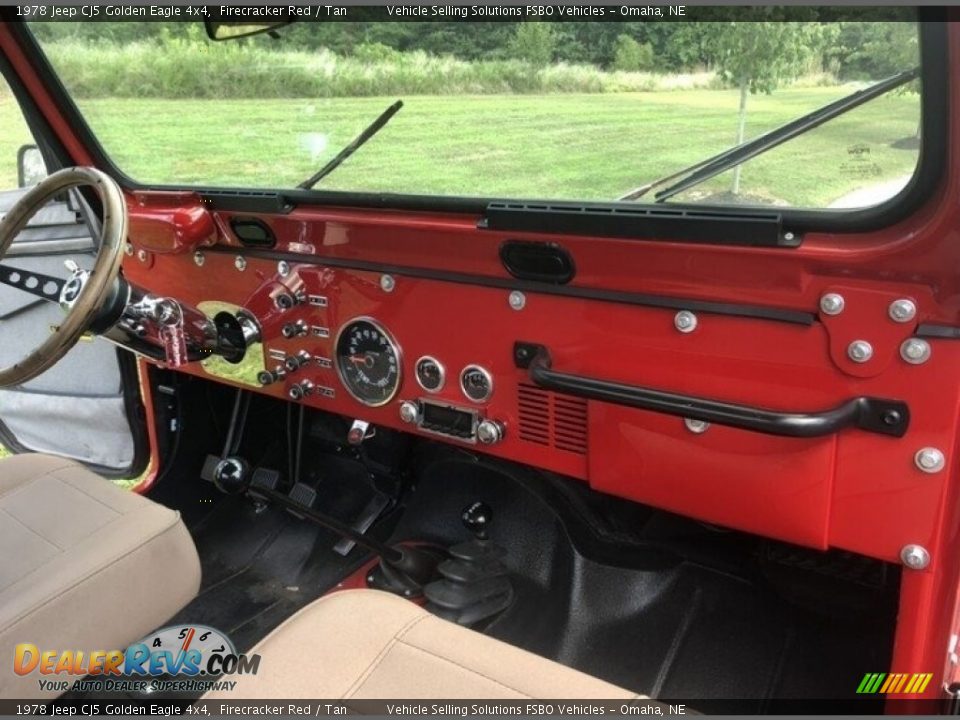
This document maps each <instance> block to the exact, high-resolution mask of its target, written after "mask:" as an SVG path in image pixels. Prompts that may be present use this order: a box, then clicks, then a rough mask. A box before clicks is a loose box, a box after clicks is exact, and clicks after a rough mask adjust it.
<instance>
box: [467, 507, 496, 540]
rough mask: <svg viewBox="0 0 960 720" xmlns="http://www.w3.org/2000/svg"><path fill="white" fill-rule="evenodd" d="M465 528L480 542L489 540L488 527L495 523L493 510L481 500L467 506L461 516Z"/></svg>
mask: <svg viewBox="0 0 960 720" xmlns="http://www.w3.org/2000/svg"><path fill="white" fill-rule="evenodd" d="M460 519H461V520H462V521H463V526H464V527H465V528H466V529H467V530H468V531H470V533H472V534H473V536H474V537H475V538H476V539H477V540H479V541H480V542H484V541H486V540H487V525H489V524H490V523H491V522H493V510H492V509H491V508H490V506H489V505H487V504H486V503H485V502H480V501H479V500H478V501H477V502H474V503H470V504H469V505H467V506H466V507H465V508H464V509H463V512H462V513H461V514H460Z"/></svg>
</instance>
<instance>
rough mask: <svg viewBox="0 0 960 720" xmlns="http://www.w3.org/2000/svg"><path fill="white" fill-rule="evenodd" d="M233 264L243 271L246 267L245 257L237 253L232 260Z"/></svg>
mask: <svg viewBox="0 0 960 720" xmlns="http://www.w3.org/2000/svg"><path fill="white" fill-rule="evenodd" d="M233 266H234V267H235V268H236V269H237V270H239V271H240V272H243V271H244V270H246V269H247V259H246V258H245V257H243V255H237V257H236V258H234V260H233Z"/></svg>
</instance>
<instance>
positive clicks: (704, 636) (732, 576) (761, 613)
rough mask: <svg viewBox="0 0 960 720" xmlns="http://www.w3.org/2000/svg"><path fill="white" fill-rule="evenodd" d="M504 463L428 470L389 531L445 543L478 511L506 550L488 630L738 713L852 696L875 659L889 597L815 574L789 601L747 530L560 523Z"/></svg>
mask: <svg viewBox="0 0 960 720" xmlns="http://www.w3.org/2000/svg"><path fill="white" fill-rule="evenodd" d="M507 471H511V469H510V468H509V467H508V466H497V465H496V464H487V463H483V462H480V463H478V462H476V461H465V460H463V459H454V460H450V459H448V460H441V461H437V462H434V463H432V464H428V465H427V466H426V467H425V469H424V471H423V472H422V473H421V474H420V475H419V479H418V484H417V489H416V492H415V493H414V494H413V496H412V497H411V499H410V501H409V503H408V506H407V508H406V511H405V512H404V515H403V517H402V519H401V521H400V523H399V525H398V527H397V530H396V533H395V535H394V537H395V538H396V539H418V540H423V539H427V540H432V541H436V542H439V543H442V544H448V543H452V542H456V541H460V540H463V539H465V538H466V536H467V533H466V531H465V530H464V529H463V528H462V527H461V525H460V522H459V516H460V510H461V509H462V508H463V507H464V506H466V505H467V504H469V503H470V502H472V501H475V500H482V501H484V502H486V503H488V504H489V505H491V507H492V508H493V518H494V519H493V523H492V525H491V528H490V534H491V537H492V539H493V540H494V541H495V542H497V543H498V544H500V545H502V546H503V547H505V548H506V549H507V551H508V554H507V563H508V565H509V566H510V568H511V571H512V573H513V577H514V579H515V582H516V589H517V600H516V602H515V604H514V605H513V606H512V607H511V608H510V609H509V610H508V611H507V612H506V613H504V614H503V615H502V616H500V617H499V618H497V619H496V620H495V621H494V622H493V623H492V624H491V625H490V626H488V627H487V628H486V629H485V632H487V633H488V634H491V635H493V636H495V637H498V638H500V639H502V640H505V641H507V642H509V643H511V644H513V645H518V646H520V647H524V648H526V649H528V650H530V651H532V652H535V653H537V654H539V655H542V656H545V657H549V658H553V659H555V660H558V661H560V662H562V663H564V664H566V665H569V666H572V667H575V668H577V669H580V670H583V671H584V672H587V673H589V674H591V675H595V676H597V677H600V678H603V679H606V680H608V681H610V682H612V683H615V684H617V685H620V686H622V687H626V688H629V689H632V690H635V691H638V692H642V693H645V694H648V695H651V696H654V697H658V698H662V699H671V698H675V699H682V700H686V701H692V700H694V699H702V701H701V702H699V703H696V704H694V707H696V708H697V709H698V710H701V711H709V710H710V709H711V705H710V703H709V699H740V700H745V701H744V702H743V703H741V704H738V706H737V707H738V709H739V710H742V711H743V712H758V711H763V710H764V709H765V708H767V707H768V701H769V700H770V699H771V698H805V699H809V698H852V697H855V695H854V691H855V690H856V687H857V683H858V682H859V680H860V679H861V678H862V677H863V675H864V673H866V672H876V671H878V669H880V670H883V669H884V668H886V667H888V666H889V660H890V652H891V633H890V631H889V630H886V631H883V630H881V629H888V628H892V627H893V624H894V622H895V619H894V618H895V616H894V613H895V592H894V593H893V594H892V598H891V593H889V592H887V591H885V590H882V589H881V590H878V589H876V588H869V587H860V586H853V587H852V588H851V587H850V584H849V583H846V582H844V581H843V580H842V579H835V578H830V579H828V580H827V581H826V582H824V578H822V577H817V578H816V580H817V582H818V583H820V584H819V585H818V589H819V590H820V593H819V595H820V602H819V603H816V604H814V605H811V603H809V602H807V603H802V602H794V601H793V599H792V598H788V597H787V596H788V595H790V584H789V583H784V582H783V581H782V578H780V581H778V582H777V583H773V582H770V581H769V579H768V577H767V574H766V573H765V571H764V566H763V565H762V564H761V563H760V562H759V561H758V556H762V553H760V552H757V550H758V549H759V548H762V547H763V544H762V541H760V540H759V539H757V538H753V537H751V536H746V535H743V534H740V533H724V532H718V531H717V529H716V528H709V527H706V526H703V525H701V524H699V523H696V522H693V521H689V520H685V519H683V518H677V517H676V516H666V517H665V514H663V513H658V512H656V511H652V510H650V509H649V508H643V507H642V506H636V505H633V504H625V505H622V506H620V507H618V508H617V510H616V511H611V512H610V513H603V514H602V515H601V514H598V515H597V516H596V519H595V521H591V519H590V518H589V517H585V518H584V517H581V518H580V519H576V518H572V517H566V518H563V512H560V513H559V514H558V512H557V508H558V503H557V498H558V497H560V498H562V497H563V495H564V494H565V493H569V491H570V488H569V487H561V488H559V492H558V488H557V487H556V486H555V485H556V483H549V482H546V481H542V483H541V485H540V486H539V487H538V483H537V482H533V483H531V482H530V477H527V479H524V480H518V479H517V478H515V477H510V476H509V475H508V474H506V472H507ZM558 482H560V483H561V484H562V483H571V482H572V481H568V480H560V481H558ZM551 485H554V486H553V487H551ZM545 496H549V497H550V499H551V502H549V503H548V502H546V501H545V500H544V497H545ZM596 499H597V498H593V500H596ZM600 499H601V500H602V498H600ZM610 502H614V503H617V502H619V501H615V500H612V499H611V500H610ZM563 504H564V503H563V502H562V501H561V502H560V503H559V505H561V506H562V505H563ZM566 504H567V505H568V506H569V507H568V508H567V509H571V508H573V506H575V505H576V504H577V503H576V502H573V501H571V502H569V503H566ZM574 509H575V508H574ZM618 513H621V515H622V517H621V518H620V520H619V524H617V523H616V522H614V523H613V524H611V522H610V520H609V518H611V517H614V518H616V517H617V514H618ZM561 518H563V520H562V519H561ZM625 518H629V519H630V521H631V522H632V523H633V525H632V527H631V526H630V524H629V523H628V522H625V521H624V519H625ZM574 526H576V529H575V530H574ZM575 536H577V537H578V538H579V539H580V541H579V542H578V543H575V542H574V540H572V539H571V538H572V537H575ZM584 538H586V540H583V539H584ZM578 544H579V546H580V548H579V549H578V547H577V545H578ZM584 546H586V547H588V549H589V555H591V556H592V557H596V556H600V557H602V558H603V561H602V562H598V561H596V560H595V559H590V558H588V557H587V555H586V554H584V552H581V551H580V550H581V549H583V547H584ZM616 548H620V553H619V556H620V559H621V560H622V562H619V563H615V562H612V559H615V558H616V557H617V555H618V553H617V551H616ZM813 554H814V555H818V554H817V553H813ZM825 557H826V556H825ZM790 577H791V581H792V582H795V583H799V584H801V585H803V586H804V587H808V586H809V583H808V582H807V580H809V578H808V577H805V576H803V575H796V574H795V575H791V576H790ZM800 595H802V593H801V594H800ZM835 597H842V598H844V600H845V602H844V603H843V604H838V603H835V602H834V598H835ZM851 597H852V598H853V599H854V602H853V606H854V607H856V613H853V614H851V613H850V612H848V610H849V606H850V601H851ZM891 600H892V601H891ZM835 606H836V608H835ZM834 609H835V611H834ZM716 709H717V710H723V711H730V710H731V706H730V705H729V704H725V705H723V706H722V707H717V708H716ZM863 709H864V711H869V708H868V707H867V706H866V704H865V705H864V706H863Z"/></svg>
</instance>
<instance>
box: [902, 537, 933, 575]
mask: <svg viewBox="0 0 960 720" xmlns="http://www.w3.org/2000/svg"><path fill="white" fill-rule="evenodd" d="M900 560H901V561H902V562H903V564H904V565H906V566H907V567H908V568H910V569H911V570H925V569H926V568H927V566H928V565H929V564H930V553H928V552H927V549H926V548H925V547H923V546H922V545H914V544H912V543H911V544H910V545H904V546H903V549H902V550H901V551H900Z"/></svg>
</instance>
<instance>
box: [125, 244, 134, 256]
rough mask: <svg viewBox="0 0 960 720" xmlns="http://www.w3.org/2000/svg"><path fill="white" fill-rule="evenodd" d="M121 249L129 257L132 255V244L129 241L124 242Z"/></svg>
mask: <svg viewBox="0 0 960 720" xmlns="http://www.w3.org/2000/svg"><path fill="white" fill-rule="evenodd" d="M123 251H124V252H125V253H126V254H127V255H129V256H130V257H133V245H132V244H131V243H124V244H123Z"/></svg>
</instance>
